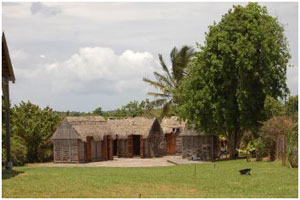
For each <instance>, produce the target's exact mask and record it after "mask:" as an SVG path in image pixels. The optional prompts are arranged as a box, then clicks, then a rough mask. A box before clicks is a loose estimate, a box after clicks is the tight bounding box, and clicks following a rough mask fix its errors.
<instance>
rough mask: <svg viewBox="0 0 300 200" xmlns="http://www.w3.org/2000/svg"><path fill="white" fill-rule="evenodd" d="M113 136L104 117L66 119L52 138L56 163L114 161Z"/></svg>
mask: <svg viewBox="0 0 300 200" xmlns="http://www.w3.org/2000/svg"><path fill="white" fill-rule="evenodd" d="M111 134H112V131H111V129H110V127H109V126H108V124H107V122H106V120H105V119H104V118H103V117H100V116H95V117H94V116H93V117H66V118H65V119H64V120H63V121H62V123H61V124H60V126H59V127H58V128H57V130H56V131H55V133H54V134H53V136H52V138H51V139H52V140H53V144H54V162H88V161H96V160H108V159H112V142H111V140H110V138H109V136H110V135H111Z"/></svg>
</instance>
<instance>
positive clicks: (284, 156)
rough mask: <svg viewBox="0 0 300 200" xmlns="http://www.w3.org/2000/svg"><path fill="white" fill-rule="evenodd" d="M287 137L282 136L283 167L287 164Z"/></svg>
mask: <svg viewBox="0 0 300 200" xmlns="http://www.w3.org/2000/svg"><path fill="white" fill-rule="evenodd" d="M285 144H286V137H285V136H284V135H283V136H282V154H281V158H282V165H285V164H286V151H285V149H286V145H285Z"/></svg>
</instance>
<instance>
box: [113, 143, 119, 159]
mask: <svg viewBox="0 0 300 200" xmlns="http://www.w3.org/2000/svg"><path fill="white" fill-rule="evenodd" d="M117 155H118V139H114V140H113V156H117Z"/></svg>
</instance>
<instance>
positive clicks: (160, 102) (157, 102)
mask: <svg viewBox="0 0 300 200" xmlns="http://www.w3.org/2000/svg"><path fill="white" fill-rule="evenodd" d="M167 102H168V100H167V99H165V98H164V99H156V100H154V101H152V102H151V104H152V105H153V106H155V107H160V106H163V105H165V104H166V103H167Z"/></svg>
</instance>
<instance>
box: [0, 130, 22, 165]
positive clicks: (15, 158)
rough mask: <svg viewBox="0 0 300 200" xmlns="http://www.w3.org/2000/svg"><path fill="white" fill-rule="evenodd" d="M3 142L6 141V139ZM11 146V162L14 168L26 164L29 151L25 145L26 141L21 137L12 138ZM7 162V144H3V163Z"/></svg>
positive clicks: (3, 138)
mask: <svg viewBox="0 0 300 200" xmlns="http://www.w3.org/2000/svg"><path fill="white" fill-rule="evenodd" d="M4 134H5V133H4ZM3 136H4V135H3V133H2V140H4V141H5V139H6V138H5V137H3ZM10 145H11V150H10V151H11V161H12V163H13V165H14V166H22V165H24V164H25V163H26V160H27V149H26V146H25V143H24V140H23V139H22V138H20V137H19V136H13V137H11V138H10ZM4 160H6V144H5V142H4V143H2V161H4Z"/></svg>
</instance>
